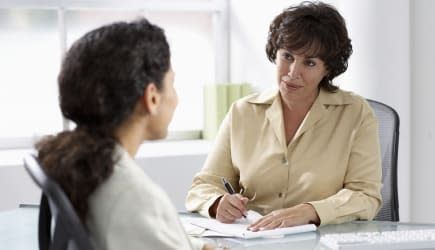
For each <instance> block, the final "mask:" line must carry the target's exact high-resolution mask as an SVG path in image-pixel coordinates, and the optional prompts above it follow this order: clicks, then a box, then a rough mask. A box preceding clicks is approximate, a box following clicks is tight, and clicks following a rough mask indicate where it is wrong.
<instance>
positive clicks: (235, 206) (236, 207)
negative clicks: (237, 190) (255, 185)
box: [216, 194, 249, 223]
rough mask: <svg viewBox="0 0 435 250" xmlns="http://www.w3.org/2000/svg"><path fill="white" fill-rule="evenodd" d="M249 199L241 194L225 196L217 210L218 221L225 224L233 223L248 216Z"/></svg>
mask: <svg viewBox="0 0 435 250" xmlns="http://www.w3.org/2000/svg"><path fill="white" fill-rule="evenodd" d="M248 201H249V199H248V198H246V197H243V196H241V195H240V194H224V195H223V196H222V198H221V199H220V200H219V204H218V206H217V209H216V219H217V220H218V221H220V222H223V223H233V222H234V221H235V220H237V219H240V218H242V216H243V215H245V216H246V214H247V212H248V211H247V209H246V205H247V204H248Z"/></svg>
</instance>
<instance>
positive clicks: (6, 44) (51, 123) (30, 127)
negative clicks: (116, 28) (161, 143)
mask: <svg viewBox="0 0 435 250" xmlns="http://www.w3.org/2000/svg"><path fill="white" fill-rule="evenodd" d="M18 2H19V3H12V2H11V3H0V55H1V57H0V68H1V69H2V70H1V71H2V74H0V82H1V84H0V102H1V103H0V104H1V105H0V114H1V115H2V122H1V123H0V148H3V149H9V148H16V147H31V145H32V143H33V139H36V138H38V137H40V136H42V135H45V134H52V133H57V132H59V131H61V130H63V129H66V128H68V127H70V125H71V124H69V123H68V122H66V121H64V120H63V118H62V116H61V113H60V110H59V107H58V97H57V95H58V93H57V84H56V79H57V74H58V72H59V68H60V63H61V58H62V55H63V53H64V51H65V50H66V49H67V48H69V46H71V44H72V43H73V42H74V41H75V40H76V39H78V38H79V37H80V36H82V35H83V34H84V33H86V32H87V31H89V30H91V29H94V28H96V27H98V26H101V25H103V24H107V23H110V22H114V21H120V20H125V21H129V20H133V19H135V18H137V17H139V16H145V17H146V18H147V19H148V20H150V21H151V22H153V23H155V24H157V25H159V26H160V27H162V28H163V29H164V30H165V33H166V35H167V38H168V41H169V43H170V46H171V54H172V57H171V60H172V65H173V68H174V71H175V73H176V77H175V83H174V84H175V87H176V89H177V92H178V95H179V105H178V108H177V110H176V112H175V114H174V119H173V122H172V123H171V125H170V127H169V130H170V135H171V134H177V135H182V137H183V138H185V136H186V135H187V136H188V137H189V136H193V137H197V138H199V135H200V131H201V130H202V128H203V101H202V98H203V85H204V84H210V83H216V82H225V81H227V76H226V74H227V72H228V71H227V70H226V69H225V67H227V66H222V65H227V63H226V62H225V60H226V58H227V54H228V52H227V46H226V43H227V42H226V41H227V40H228V38H227V37H228V36H227V35H226V33H225V32H226V31H225V30H226V29H225V27H226V26H225V25H226V19H225V15H226V13H225V12H226V1H222V0H197V1H182V0H177V1H175V0H160V1H146V0H142V1H135V0H124V1H115V0H104V1H103V0H99V1H96V0H88V1H74V0H66V1H60V0H45V1H40V0H25V1H18ZM5 69H6V70H5ZM186 114H188V116H186ZM183 135H184V136H183Z"/></svg>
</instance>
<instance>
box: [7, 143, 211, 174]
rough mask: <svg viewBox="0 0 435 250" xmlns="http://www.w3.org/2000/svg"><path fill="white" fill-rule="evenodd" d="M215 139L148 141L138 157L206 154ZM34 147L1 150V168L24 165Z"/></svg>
mask: <svg viewBox="0 0 435 250" xmlns="http://www.w3.org/2000/svg"><path fill="white" fill-rule="evenodd" d="M212 145H213V141H207V140H174V141H171V140H161V141H155V142H146V143H143V144H142V145H141V147H140V148H139V151H138V152H137V154H136V158H137V159H140V158H153V157H174V156H184V155H206V154H208V152H209V151H210V149H211V147H212ZM31 152H33V149H11V150H0V168H1V167H8V166H22V163H23V157H24V156H25V155H26V154H29V153H31Z"/></svg>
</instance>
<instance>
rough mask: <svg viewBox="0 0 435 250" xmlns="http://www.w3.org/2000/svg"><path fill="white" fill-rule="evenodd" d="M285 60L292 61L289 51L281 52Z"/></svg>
mask: <svg viewBox="0 0 435 250" xmlns="http://www.w3.org/2000/svg"><path fill="white" fill-rule="evenodd" d="M282 56H283V57H284V59H285V60H287V61H293V56H292V55H291V54H290V53H283V55H282Z"/></svg>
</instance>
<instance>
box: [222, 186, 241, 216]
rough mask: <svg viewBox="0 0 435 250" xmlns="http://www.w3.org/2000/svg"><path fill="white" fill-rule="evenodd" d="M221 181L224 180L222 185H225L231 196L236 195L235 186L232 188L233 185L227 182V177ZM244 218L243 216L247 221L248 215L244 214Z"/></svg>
mask: <svg viewBox="0 0 435 250" xmlns="http://www.w3.org/2000/svg"><path fill="white" fill-rule="evenodd" d="M221 179H222V183H223V184H224V186H225V189H226V190H227V191H228V193H229V194H234V193H235V192H234V188H233V186H231V183H229V182H228V181H227V179H225V177H222V178H221ZM242 216H243V218H245V219H246V215H244V214H242Z"/></svg>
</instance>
